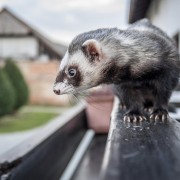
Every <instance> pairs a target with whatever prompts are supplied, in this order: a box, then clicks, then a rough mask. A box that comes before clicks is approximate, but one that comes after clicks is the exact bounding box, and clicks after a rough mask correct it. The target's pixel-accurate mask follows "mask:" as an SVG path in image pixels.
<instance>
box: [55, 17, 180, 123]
mask: <svg viewBox="0 0 180 180" xmlns="http://www.w3.org/2000/svg"><path fill="white" fill-rule="evenodd" d="M179 71H180V59H179V54H178V52H177V48H176V46H175V43H174V42H173V41H172V40H171V39H170V38H169V37H168V36H167V35H166V33H164V32H163V31H161V30H160V29H159V28H157V27H155V26H153V25H152V24H151V23H150V22H149V21H148V20H147V19H143V20H140V21H138V22H136V23H134V24H132V25H131V26H129V28H127V29H126V30H119V29H117V28H111V29H98V30H95V31H90V32H86V33H83V34H80V35H78V36H76V37H75V38H74V39H73V40H72V42H71V44H70V45H69V48H68V51H67V52H66V54H65V56H64V58H63V60H62V62H61V65H60V71H59V73H58V75H57V77H56V81H55V85H54V92H55V93H56V94H66V93H74V94H76V93H78V92H81V91H84V90H85V89H88V88H91V87H94V86H97V85H100V84H113V86H114V92H115V94H116V95H117V96H118V97H119V99H120V102H121V105H122V106H125V107H126V113H125V114H124V119H125V120H127V121H137V120H139V121H142V120H143V119H145V116H144V108H148V107H152V112H151V114H150V118H151V119H154V120H165V119H167V117H168V111H167V107H168V102H169V98H170V96H171V93H172V90H173V89H174V88H175V87H176V85H177V84H178V78H179Z"/></svg>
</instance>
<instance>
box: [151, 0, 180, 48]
mask: <svg viewBox="0 0 180 180" xmlns="http://www.w3.org/2000/svg"><path fill="white" fill-rule="evenodd" d="M148 18H149V19H150V20H151V22H152V23H153V24H154V25H156V26H158V27H160V28H161V29H163V30H164V31H166V32H167V34H168V35H169V36H171V37H173V36H174V35H175V34H177V33H179V32H180V0H155V1H153V2H152V4H151V6H150V8H149V11H148ZM179 45H180V44H179ZM179 47H180V46H179Z"/></svg>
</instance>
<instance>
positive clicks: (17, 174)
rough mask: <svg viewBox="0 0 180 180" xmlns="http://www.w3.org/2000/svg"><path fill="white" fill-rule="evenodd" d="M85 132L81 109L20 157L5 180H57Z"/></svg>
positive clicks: (83, 116)
mask: <svg viewBox="0 0 180 180" xmlns="http://www.w3.org/2000/svg"><path fill="white" fill-rule="evenodd" d="M86 130H87V127H86V114H85V109H83V108H82V110H81V111H79V112H78V114H76V115H75V116H74V117H73V118H72V119H71V120H70V121H68V122H67V123H66V124H65V125H63V126H62V127H61V128H60V129H58V130H57V131H56V132H54V133H53V134H51V135H50V136H49V137H48V138H46V139H45V140H44V141H43V142H42V143H40V144H39V145H38V146H37V147H35V148H34V149H33V150H31V151H30V152H29V153H28V154H26V155H24V156H23V157H22V159H21V162H20V163H19V165H18V166H17V167H15V168H14V169H12V171H11V172H9V174H8V176H7V177H8V180H59V177H60V176H61V174H62V172H63V171H64V169H65V167H66V165H67V164H68V162H69V161H70V159H71V157H72V155H73V153H74V151H75V150H76V148H77V147H78V145H79V143H80V141H81V139H82V138H83V136H84V134H85V132H86ZM0 179H1V176H0Z"/></svg>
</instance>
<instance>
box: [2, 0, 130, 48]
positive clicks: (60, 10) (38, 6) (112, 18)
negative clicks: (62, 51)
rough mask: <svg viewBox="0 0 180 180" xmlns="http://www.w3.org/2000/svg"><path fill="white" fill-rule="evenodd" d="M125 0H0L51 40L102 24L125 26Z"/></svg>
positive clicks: (61, 39)
mask: <svg viewBox="0 0 180 180" xmlns="http://www.w3.org/2000/svg"><path fill="white" fill-rule="evenodd" d="M128 6H129V0H0V8H3V7H7V8H9V9H10V10H11V11H12V12H14V13H15V14H16V15H18V17H20V18H21V19H23V20H25V21H26V22H27V23H28V24H30V25H32V27H34V28H35V29H36V30H38V31H40V32H41V33H43V34H44V35H45V36H47V37H48V38H50V39H51V40H53V41H55V42H59V43H60V42H61V43H64V44H66V45H68V43H69V42H70V41H71V40H72V39H73V37H75V36H76V35H77V34H79V33H82V32H86V31H90V30H94V29H97V28H104V27H118V28H125V27H126V25H127V21H128Z"/></svg>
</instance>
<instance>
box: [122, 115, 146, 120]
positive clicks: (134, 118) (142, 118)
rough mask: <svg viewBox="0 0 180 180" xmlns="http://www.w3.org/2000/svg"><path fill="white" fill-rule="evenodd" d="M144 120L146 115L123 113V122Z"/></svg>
mask: <svg viewBox="0 0 180 180" xmlns="http://www.w3.org/2000/svg"><path fill="white" fill-rule="evenodd" d="M144 120H146V117H145V116H143V115H139V114H132V113H127V114H125V115H124V121H125V122H141V121H144Z"/></svg>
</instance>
